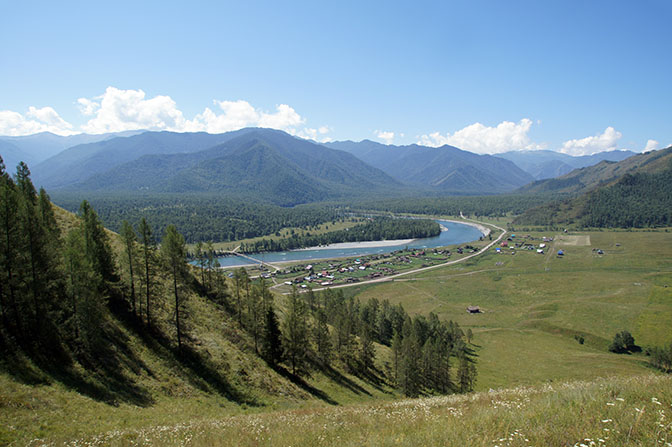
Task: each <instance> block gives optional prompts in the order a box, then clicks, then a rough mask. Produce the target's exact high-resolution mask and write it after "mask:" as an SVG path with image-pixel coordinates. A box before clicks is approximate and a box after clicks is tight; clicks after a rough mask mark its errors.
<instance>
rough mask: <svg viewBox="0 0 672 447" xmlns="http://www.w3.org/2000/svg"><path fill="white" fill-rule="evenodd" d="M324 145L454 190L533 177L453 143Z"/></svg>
mask: <svg viewBox="0 0 672 447" xmlns="http://www.w3.org/2000/svg"><path fill="white" fill-rule="evenodd" d="M326 146H328V147H331V148H334V149H340V150H343V151H346V152H349V153H351V154H353V155H355V156H356V157H358V158H359V159H360V160H362V161H364V162H366V163H368V164H370V165H372V166H375V167H377V168H379V169H381V170H382V171H383V172H385V173H387V174H389V175H390V176H391V177H393V178H395V179H397V180H398V181H400V182H403V183H407V184H410V185H413V186H416V187H424V188H429V189H430V190H433V191H439V192H442V193H454V194H494V193H502V192H508V191H512V190H514V189H516V188H519V187H521V186H523V185H525V184H527V183H529V182H531V181H533V180H534V178H533V177H532V176H531V175H530V174H528V173H526V172H525V171H523V170H522V169H520V168H519V167H518V166H516V165H515V164H514V163H512V162H510V161H509V160H504V159H501V158H497V157H493V156H491V155H478V154H474V153H472V152H467V151H463V150H461V149H458V148H456V147H453V146H447V145H446V146H441V147H436V148H435V147H426V146H419V145H416V144H413V145H409V146H394V145H384V144H380V143H376V142H374V141H370V140H364V141H361V142H359V143H356V142H352V141H341V142H333V143H327V144H326Z"/></svg>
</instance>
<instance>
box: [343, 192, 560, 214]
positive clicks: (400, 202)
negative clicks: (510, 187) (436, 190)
mask: <svg viewBox="0 0 672 447" xmlns="http://www.w3.org/2000/svg"><path fill="white" fill-rule="evenodd" d="M557 198H558V196H557V195H555V196H550V195H544V194H535V195H531V194H504V195H492V196H453V197H415V198H399V199H380V200H375V201H373V200H372V201H357V202H355V203H354V204H352V205H349V206H350V207H351V208H352V209H355V210H362V211H366V210H369V211H384V212H390V213H413V214H424V215H444V216H459V215H460V212H462V213H464V215H465V216H474V217H478V216H493V217H501V216H505V215H507V214H514V215H516V214H521V213H523V212H525V211H526V210H528V209H530V208H533V207H536V206H539V205H541V204H543V203H547V202H549V201H551V200H553V199H557Z"/></svg>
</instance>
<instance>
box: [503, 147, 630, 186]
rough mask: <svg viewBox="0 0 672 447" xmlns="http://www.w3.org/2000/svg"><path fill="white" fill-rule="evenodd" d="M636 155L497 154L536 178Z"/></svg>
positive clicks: (609, 153) (517, 152)
mask: <svg viewBox="0 0 672 447" xmlns="http://www.w3.org/2000/svg"><path fill="white" fill-rule="evenodd" d="M633 155H635V152H632V151H605V152H599V153H597V154H592V155H582V156H578V157H575V156H572V155H568V154H563V153H561V152H555V151H511V152H504V153H501V154H496V155H495V156H496V157H499V158H504V159H506V160H510V161H512V162H514V163H515V164H516V166H518V167H519V168H521V169H522V170H524V171H525V172H527V173H528V174H530V175H532V176H533V177H534V178H535V179H536V180H543V179H548V178H555V177H560V176H562V175H565V174H568V173H569V172H571V171H573V170H574V169H577V168H584V167H587V166H592V165H595V164H597V163H599V162H601V161H604V160H607V161H622V160H625V159H626V158H628V157H631V156H633Z"/></svg>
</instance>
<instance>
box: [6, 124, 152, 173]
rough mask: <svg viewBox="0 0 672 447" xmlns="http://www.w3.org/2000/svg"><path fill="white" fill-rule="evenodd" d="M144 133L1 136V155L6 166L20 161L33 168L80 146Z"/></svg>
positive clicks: (134, 131) (135, 131)
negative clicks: (71, 148)
mask: <svg viewBox="0 0 672 447" xmlns="http://www.w3.org/2000/svg"><path fill="white" fill-rule="evenodd" d="M142 132H144V131H138V130H129V131H125V132H114V133H104V134H97V135H89V134H77V135H70V136H61V135H55V134H53V133H50V132H40V133H36V134H32V135H25V136H19V137H10V136H0V154H2V158H3V160H4V162H5V165H6V166H9V167H12V168H13V167H14V166H16V165H17V164H19V162H20V161H23V162H25V163H27V164H28V165H29V166H31V167H32V166H35V165H37V164H38V163H40V162H42V161H44V160H46V159H48V158H50V157H53V156H54V155H57V154H58V153H60V152H62V151H64V150H66V149H68V148H70V147H73V146H76V145H79V144H86V143H94V142H96V141H103V140H109V139H111V138H116V137H124V136H131V135H136V134H138V133H142ZM10 170H11V169H10Z"/></svg>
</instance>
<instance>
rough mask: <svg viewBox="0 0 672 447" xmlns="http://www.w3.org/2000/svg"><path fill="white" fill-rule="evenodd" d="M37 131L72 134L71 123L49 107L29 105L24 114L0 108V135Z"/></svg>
mask: <svg viewBox="0 0 672 447" xmlns="http://www.w3.org/2000/svg"><path fill="white" fill-rule="evenodd" d="M39 132H51V133H54V134H57V135H72V134H75V133H77V132H75V131H74V130H73V127H72V124H70V123H68V122H67V121H65V120H64V119H63V118H61V117H60V116H59V114H58V113H56V111H55V110H54V109H53V108H51V107H42V108H41V109H38V108H36V107H32V106H31V107H29V108H28V112H27V113H26V115H25V116H24V115H22V114H20V113H18V112H13V111H11V110H0V135H9V136H20V135H31V134H34V133H39Z"/></svg>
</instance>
